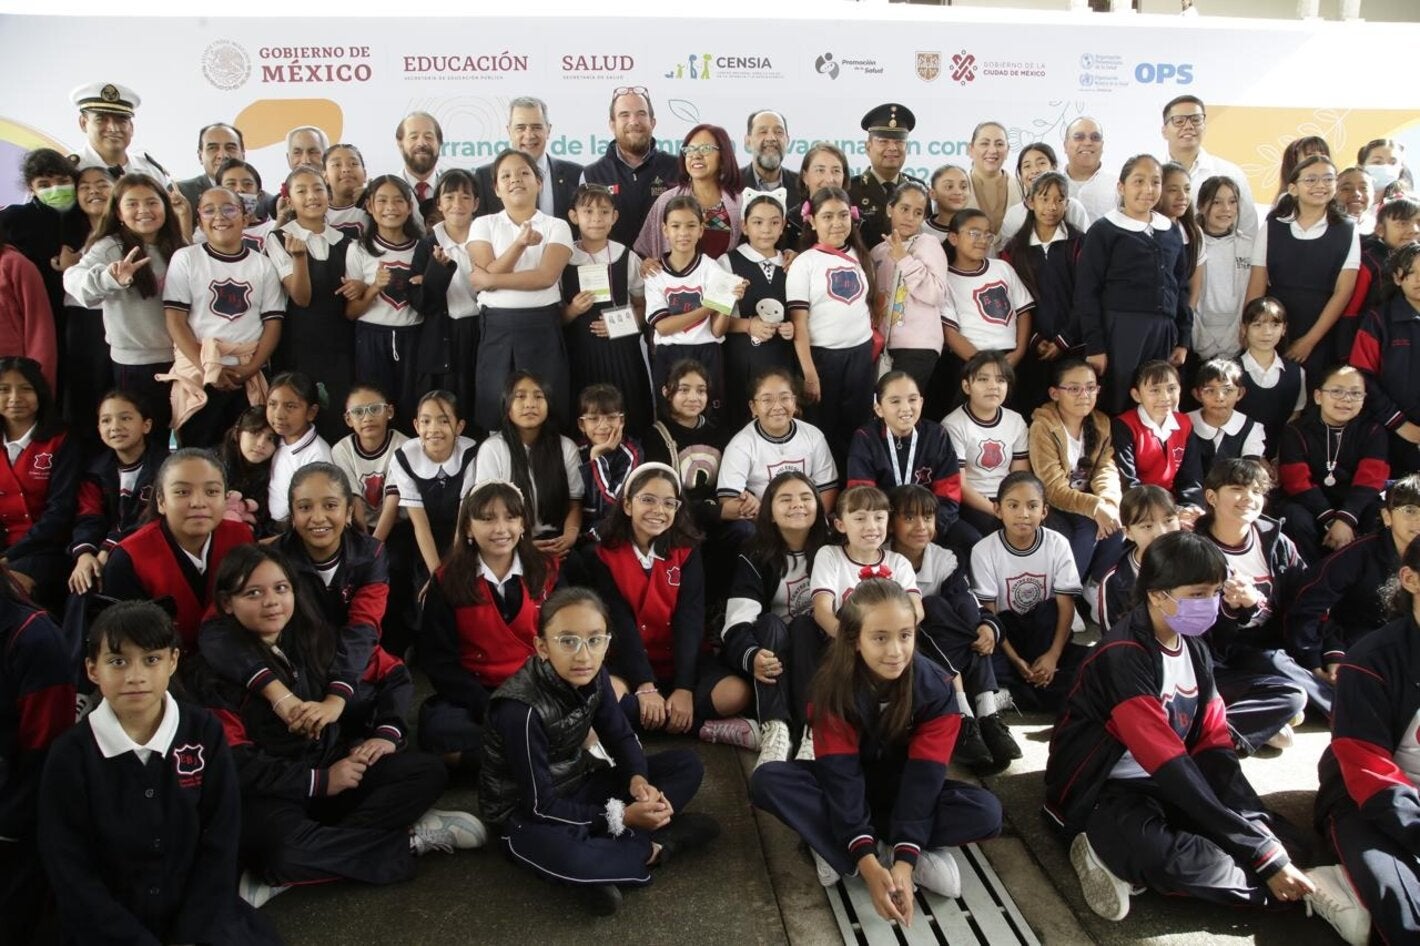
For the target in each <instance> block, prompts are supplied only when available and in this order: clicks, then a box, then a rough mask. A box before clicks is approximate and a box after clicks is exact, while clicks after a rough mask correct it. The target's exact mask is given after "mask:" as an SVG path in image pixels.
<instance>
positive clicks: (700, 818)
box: [651, 811, 720, 867]
mask: <svg viewBox="0 0 1420 946" xmlns="http://www.w3.org/2000/svg"><path fill="white" fill-rule="evenodd" d="M719 836H720V822H718V821H716V820H715V819H714V818H712V817H710V816H709V815H702V814H697V813H696V812H693V811H692V812H688V813H686V814H676V815H673V816H672V817H671V823H670V824H668V825H666V826H665V827H664V828H662V829H661V830H659V831H657V832H656V833H655V834H653V835H651V838H652V840H654V841H655V842H656V843H657V844H659V845H660V846H661V853H660V855H659V856H658V857H657V858H656V862H655V864H653V865H652V866H653V867H660V866H663V865H664V864H665V863H666V862H667V861H669V860H670V859H671V858H673V857H679V856H680V855H681V854H684V853H686V852H687V851H693V850H695V849H696V848H698V847H704V846H705V845H707V844H709V843H710V842H711V841H713V840H715V839H716V838H718V837H719Z"/></svg>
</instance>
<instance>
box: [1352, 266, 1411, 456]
mask: <svg viewBox="0 0 1420 946" xmlns="http://www.w3.org/2000/svg"><path fill="white" fill-rule="evenodd" d="M1351 364H1353V365H1355V366H1356V367H1357V368H1360V369H1361V371H1362V372H1363V373H1364V374H1365V376H1366V412H1367V413H1368V414H1369V415H1370V416H1371V417H1372V418H1374V419H1375V420H1377V421H1379V422H1380V423H1381V424H1382V425H1384V426H1385V429H1386V430H1392V431H1393V430H1395V429H1396V428H1398V427H1399V426H1400V425H1401V424H1403V423H1405V422H1406V421H1410V422H1411V423H1412V424H1415V423H1420V312H1416V311H1415V308H1414V307H1413V306H1411V304H1410V303H1409V301H1407V300H1406V298H1405V296H1404V295H1402V294H1401V293H1398V292H1397V293H1396V294H1395V295H1394V296H1393V297H1392V298H1391V300H1390V301H1389V302H1387V303H1386V304H1385V305H1383V306H1381V307H1380V308H1378V309H1373V310H1371V311H1370V312H1367V313H1366V315H1365V317H1364V319H1362V321H1361V328H1360V330H1359V331H1357V333H1356V340H1355V342H1354V343H1353V344H1352V346H1351Z"/></svg>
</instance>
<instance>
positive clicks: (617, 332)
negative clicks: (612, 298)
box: [602, 305, 641, 338]
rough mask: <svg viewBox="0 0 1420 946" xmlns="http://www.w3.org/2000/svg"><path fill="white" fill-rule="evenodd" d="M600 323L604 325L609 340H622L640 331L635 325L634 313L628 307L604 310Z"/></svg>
mask: <svg viewBox="0 0 1420 946" xmlns="http://www.w3.org/2000/svg"><path fill="white" fill-rule="evenodd" d="M602 322H604V323H605V324H606V334H607V336H608V337H609V338H623V337H625V336H627V335H635V334H636V333H637V332H639V331H641V329H640V328H639V327H637V325H636V313H635V311H633V310H632V308H631V306H629V305H623V306H617V307H616V308H614V309H606V310H604V311H603V312H602Z"/></svg>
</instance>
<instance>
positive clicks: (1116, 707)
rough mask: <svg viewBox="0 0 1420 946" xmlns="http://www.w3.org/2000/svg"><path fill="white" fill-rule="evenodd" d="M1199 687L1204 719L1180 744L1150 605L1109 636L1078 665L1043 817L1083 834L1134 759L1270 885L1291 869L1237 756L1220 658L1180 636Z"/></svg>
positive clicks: (1054, 744) (1154, 785)
mask: <svg viewBox="0 0 1420 946" xmlns="http://www.w3.org/2000/svg"><path fill="white" fill-rule="evenodd" d="M1180 639H1181V640H1182V642H1183V644H1184V646H1185V647H1186V648H1187V649H1188V655H1189V657H1190V658H1191V659H1192V661H1193V672H1194V675H1195V677H1196V678H1197V680H1198V706H1199V711H1198V713H1197V715H1196V716H1195V717H1194V719H1193V722H1192V724H1191V726H1190V727H1189V730H1188V733H1187V735H1186V736H1185V737H1184V738H1182V739H1180V738H1179V736H1178V734H1177V733H1176V732H1174V730H1173V727H1172V726H1170V725H1169V718H1168V714H1167V712H1166V710H1165V708H1164V706H1163V701H1162V698H1161V697H1160V695H1159V691H1160V690H1161V689H1162V687H1163V676H1164V668H1163V660H1164V658H1163V651H1162V650H1161V649H1160V646H1159V643H1158V639H1157V638H1156V637H1155V636H1154V630H1153V626H1152V624H1151V622H1150V620H1149V611H1148V608H1147V607H1146V606H1142V605H1141V606H1140V607H1137V608H1135V609H1134V610H1133V611H1132V612H1130V614H1129V616H1128V618H1127V619H1126V620H1122V621H1120V622H1119V623H1118V624H1116V625H1115V626H1114V627H1113V628H1111V629H1110V630H1109V632H1108V633H1106V634H1105V636H1104V638H1103V639H1102V640H1101V641H1100V643H1099V645H1098V646H1096V647H1095V649H1094V650H1093V651H1092V652H1091V653H1090V656H1089V657H1087V658H1086V659H1085V662H1084V663H1082V664H1081V665H1080V670H1079V673H1078V675H1077V676H1076V677H1075V684H1074V686H1073V687H1072V688H1071V690H1070V695H1069V697H1068V698H1067V699H1066V701H1065V705H1064V707H1063V708H1062V709H1061V711H1060V718H1059V719H1058V720H1057V721H1056V723H1055V732H1054V734H1053V735H1052V736H1051V739H1050V757H1049V759H1048V760H1047V762H1046V766H1045V808H1044V811H1045V814H1046V816H1047V817H1048V818H1050V820H1051V821H1053V822H1054V823H1055V824H1056V825H1058V826H1059V827H1060V828H1061V829H1062V830H1064V831H1065V833H1067V834H1069V835H1072V836H1073V835H1075V834H1078V833H1079V832H1080V831H1083V830H1084V828H1085V822H1086V820H1087V819H1088V817H1089V815H1090V813H1091V812H1092V811H1093V810H1094V808H1095V802H1096V800H1097V799H1098V797H1099V793H1100V789H1102V788H1103V787H1104V785H1105V783H1106V782H1107V781H1109V773H1110V772H1111V771H1112V770H1113V769H1114V765H1115V763H1116V762H1118V761H1119V760H1120V759H1121V758H1123V757H1124V753H1125V752H1126V751H1128V752H1130V753H1132V754H1133V756H1134V759H1135V761H1137V762H1138V763H1139V765H1140V767H1142V768H1143V769H1144V771H1145V772H1147V773H1149V779H1148V781H1149V783H1150V785H1149V789H1148V790H1149V792H1150V793H1151V794H1154V795H1157V796H1158V797H1160V798H1162V799H1163V800H1164V801H1166V802H1168V803H1169V805H1171V806H1173V807H1174V808H1177V809H1178V810H1179V811H1181V812H1183V814H1184V815H1185V816H1186V817H1187V818H1188V820H1189V821H1190V822H1192V823H1193V824H1194V825H1197V826H1198V827H1199V829H1200V830H1201V831H1202V833H1204V834H1205V835H1206V836H1207V837H1208V838H1210V839H1211V840H1213V841H1214V842H1215V843H1216V844H1217V845H1218V846H1219V847H1221V848H1222V849H1223V850H1224V851H1226V852H1227V853H1228V854H1229V855H1231V856H1232V857H1233V858H1234V859H1236V860H1237V861H1238V862H1239V863H1241V864H1244V865H1247V866H1248V867H1250V868H1251V869H1252V870H1253V871H1254V872H1256V873H1257V875H1258V876H1259V877H1261V878H1263V879H1264V880H1266V879H1267V878H1268V877H1271V876H1272V875H1273V874H1275V873H1277V871H1279V870H1281V869H1282V868H1283V867H1285V866H1286V865H1287V864H1288V863H1289V862H1290V860H1289V858H1288V856H1287V852H1286V850H1285V849H1284V848H1283V847H1282V843H1281V842H1280V841H1278V840H1277V838H1276V837H1274V836H1273V835H1272V833H1271V831H1269V830H1268V829H1267V827H1266V826H1265V825H1264V824H1263V823H1262V818H1263V817H1264V815H1265V812H1264V810H1263V806H1262V802H1261V800H1260V799H1259V798H1258V797H1257V793H1256V792H1254V791H1253V788H1252V786H1251V785H1250V784H1248V781H1247V779H1246V778H1245V777H1244V776H1243V773H1242V768H1241V767H1240V766H1239V764H1238V756H1237V752H1236V751H1235V750H1234V749H1233V741H1232V736H1231V735H1230V733H1229V731H1228V721H1227V715H1226V712H1225V710H1224V709H1223V700H1222V697H1220V696H1219V695H1218V690H1217V687H1216V685H1215V684H1214V682H1213V658H1212V657H1211V656H1210V655H1209V653H1208V645H1207V643H1206V642H1205V641H1204V639H1203V638H1201V637H1182V638H1180Z"/></svg>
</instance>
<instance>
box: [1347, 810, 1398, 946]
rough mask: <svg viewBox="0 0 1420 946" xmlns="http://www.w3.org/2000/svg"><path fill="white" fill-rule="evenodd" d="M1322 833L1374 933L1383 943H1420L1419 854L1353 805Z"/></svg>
mask: <svg viewBox="0 0 1420 946" xmlns="http://www.w3.org/2000/svg"><path fill="white" fill-rule="evenodd" d="M1326 831H1327V835H1328V837H1329V839H1330V840H1331V843H1332V845H1333V846H1334V847H1335V848H1336V853H1337V856H1338V857H1340V858H1341V866H1342V867H1344V868H1345V869H1346V874H1347V876H1348V877H1349V878H1350V879H1351V886H1352V887H1353V888H1354V889H1355V891H1356V894H1357V896H1358V897H1360V899H1361V903H1363V904H1365V907H1366V909H1367V910H1369V911H1371V925H1372V927H1373V928H1374V929H1375V931H1376V932H1377V933H1380V935H1381V938H1382V939H1383V940H1384V941H1385V942H1387V943H1415V942H1420V858H1417V857H1416V856H1415V854H1414V852H1412V851H1410V850H1409V849H1407V848H1406V847H1405V846H1404V845H1402V844H1400V843H1399V842H1397V841H1396V840H1395V838H1392V837H1391V836H1390V835H1388V834H1385V833H1384V832H1382V831H1380V830H1378V829H1377V828H1376V826H1375V825H1373V824H1372V823H1371V822H1370V821H1368V820H1366V819H1365V818H1364V817H1362V816H1361V813H1360V812H1359V811H1357V810H1356V809H1355V807H1354V806H1352V807H1350V808H1349V810H1347V811H1343V812H1340V813H1339V814H1337V815H1335V816H1333V817H1332V818H1330V819H1329V820H1328V822H1327V824H1326Z"/></svg>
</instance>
